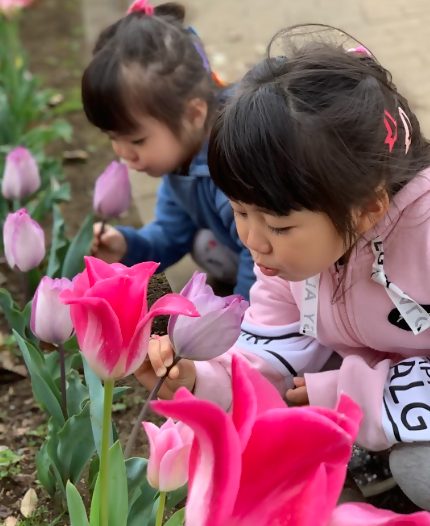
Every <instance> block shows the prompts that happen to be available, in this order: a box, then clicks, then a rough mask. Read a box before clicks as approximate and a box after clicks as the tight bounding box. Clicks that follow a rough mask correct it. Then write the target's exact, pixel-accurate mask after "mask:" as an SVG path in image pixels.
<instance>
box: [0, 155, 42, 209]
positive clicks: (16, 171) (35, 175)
mask: <svg viewBox="0 0 430 526" xmlns="http://www.w3.org/2000/svg"><path fill="white" fill-rule="evenodd" d="M40 184H41V182H40V175H39V168H38V166H37V163H36V160H35V159H34V157H33V156H32V155H31V153H30V152H29V151H28V150H27V149H26V148H23V147H22V146H18V147H17V148H14V149H13V150H11V151H10V152H9V153H8V155H7V157H6V164H5V169H4V173H3V180H2V186H1V190H2V194H3V197H5V198H6V199H23V198H24V197H27V196H28V195H30V194H32V193H33V192H35V191H36V190H37V189H38V188H39V187H40Z"/></svg>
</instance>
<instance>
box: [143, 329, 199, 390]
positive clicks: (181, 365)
mask: <svg viewBox="0 0 430 526" xmlns="http://www.w3.org/2000/svg"><path fill="white" fill-rule="evenodd" d="M173 358H174V353H173V348H172V345H171V343H170V340H169V337H168V336H167V335H166V336H161V337H157V338H151V339H150V340H149V346H148V357H147V359H146V360H145V361H144V362H143V364H142V366H141V367H140V368H139V369H138V370H137V371H136V372H135V373H134V374H135V376H136V378H137V380H138V381H139V382H140V383H141V384H143V385H144V386H145V387H146V388H147V389H148V390H151V389H152V388H153V387H154V385H155V384H156V383H157V381H158V379H159V378H161V377H162V376H164V375H165V374H166V371H167V367H169V366H170V365H171V364H172V362H173ZM195 383H196V366H195V365H194V362H193V361H192V360H186V359H182V360H180V361H179V362H178V363H177V364H176V365H175V366H174V367H172V369H171V370H170V372H169V376H168V377H167V378H166V379H165V380H164V382H163V385H162V387H161V389H160V391H159V393H158V396H159V397H160V398H165V399H170V398H173V395H174V394H175V392H176V391H177V390H178V389H179V388H180V387H186V388H187V389H188V390H189V391H192V390H193V389H194V384H195Z"/></svg>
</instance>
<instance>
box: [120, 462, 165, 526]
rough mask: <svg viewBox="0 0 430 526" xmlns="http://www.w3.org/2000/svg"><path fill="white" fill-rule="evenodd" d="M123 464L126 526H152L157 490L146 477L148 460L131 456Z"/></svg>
mask: <svg viewBox="0 0 430 526" xmlns="http://www.w3.org/2000/svg"><path fill="white" fill-rule="evenodd" d="M125 464H126V469H127V483H128V498H129V506H128V518H127V526H140V525H142V524H147V525H148V526H153V525H154V523H155V512H156V501H155V497H156V495H157V490H156V489H154V488H152V487H151V486H150V485H149V483H148V480H147V478H146V469H147V464H148V461H147V459H146V458H138V457H132V458H128V459H127V460H126V462H125Z"/></svg>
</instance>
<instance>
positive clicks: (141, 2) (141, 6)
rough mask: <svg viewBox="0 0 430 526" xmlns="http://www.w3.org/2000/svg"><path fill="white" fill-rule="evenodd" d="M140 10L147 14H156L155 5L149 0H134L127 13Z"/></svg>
mask: <svg viewBox="0 0 430 526" xmlns="http://www.w3.org/2000/svg"><path fill="white" fill-rule="evenodd" d="M138 12H142V13H145V15H147V16H152V15H153V14H154V6H153V5H151V4H150V3H149V1H148V0H134V2H133V3H132V4H131V6H130V7H129V8H128V11H127V15H129V14H130V13H138Z"/></svg>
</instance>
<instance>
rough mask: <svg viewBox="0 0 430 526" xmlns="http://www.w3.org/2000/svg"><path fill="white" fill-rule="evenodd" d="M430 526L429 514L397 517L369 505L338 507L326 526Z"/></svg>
mask: <svg viewBox="0 0 430 526" xmlns="http://www.w3.org/2000/svg"><path fill="white" fill-rule="evenodd" d="M345 524H347V525H348V526H430V513H429V512H426V511H419V512H417V513H412V514H411V515H398V514H397V513H394V512H393V511H388V510H381V509H378V508H374V507H373V506H371V505H370V504H364V503H359V504H358V503H348V504H342V505H341V506H338V507H337V508H336V509H335V510H334V511H333V514H332V517H331V520H330V522H329V524H328V526H344V525H345Z"/></svg>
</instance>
